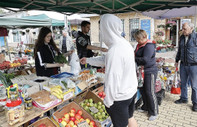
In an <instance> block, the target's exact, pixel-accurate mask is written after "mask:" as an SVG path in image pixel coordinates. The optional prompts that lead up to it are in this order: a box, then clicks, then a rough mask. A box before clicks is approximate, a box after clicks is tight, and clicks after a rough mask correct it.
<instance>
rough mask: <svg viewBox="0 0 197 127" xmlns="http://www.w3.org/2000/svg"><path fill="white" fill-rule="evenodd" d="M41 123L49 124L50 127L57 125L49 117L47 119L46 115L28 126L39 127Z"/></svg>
mask: <svg viewBox="0 0 197 127" xmlns="http://www.w3.org/2000/svg"><path fill="white" fill-rule="evenodd" d="M41 124H45V125H46V126H47V127H48V126H51V127H57V126H56V125H55V124H54V123H53V121H52V120H51V119H49V118H48V117H44V118H42V119H40V120H38V121H36V122H34V123H33V124H31V125H29V126H28V127H39V125H41Z"/></svg>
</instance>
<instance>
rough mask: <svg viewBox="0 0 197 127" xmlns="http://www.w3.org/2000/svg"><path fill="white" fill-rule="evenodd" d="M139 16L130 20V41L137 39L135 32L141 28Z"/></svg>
mask: <svg viewBox="0 0 197 127" xmlns="http://www.w3.org/2000/svg"><path fill="white" fill-rule="evenodd" d="M139 21H140V20H139V18H135V19H130V20H129V28H130V41H135V38H134V36H133V35H134V33H135V32H136V31H137V30H138V29H139Z"/></svg>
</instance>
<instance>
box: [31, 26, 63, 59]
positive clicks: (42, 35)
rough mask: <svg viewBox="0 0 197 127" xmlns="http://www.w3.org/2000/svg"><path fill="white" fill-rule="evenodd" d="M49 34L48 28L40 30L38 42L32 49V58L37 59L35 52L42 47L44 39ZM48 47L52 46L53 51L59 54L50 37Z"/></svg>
mask: <svg viewBox="0 0 197 127" xmlns="http://www.w3.org/2000/svg"><path fill="white" fill-rule="evenodd" d="M49 33H51V30H50V29H49V28H48V27H42V28H41V29H40V32H39V35H38V40H37V41H36V44H35V48H34V58H36V57H37V51H38V48H39V47H42V46H43V45H44V38H45V37H46V36H47V34H49ZM49 44H50V45H52V46H53V48H54V49H55V51H57V52H59V49H58V48H57V46H56V44H55V42H54V41H53V38H52V37H51V40H50V42H49Z"/></svg>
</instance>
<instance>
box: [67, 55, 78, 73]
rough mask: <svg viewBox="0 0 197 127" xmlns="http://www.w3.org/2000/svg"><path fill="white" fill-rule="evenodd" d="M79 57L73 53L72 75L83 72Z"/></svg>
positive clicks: (71, 62) (71, 61)
mask: <svg viewBox="0 0 197 127" xmlns="http://www.w3.org/2000/svg"><path fill="white" fill-rule="evenodd" d="M79 62H80V61H79V57H78V56H77V54H76V53H75V52H73V53H72V54H71V60H70V63H69V65H70V66H71V70H70V73H73V74H74V75H78V74H79V72H80V71H81V66H80V63H79Z"/></svg>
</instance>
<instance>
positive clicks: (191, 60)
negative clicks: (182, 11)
mask: <svg viewBox="0 0 197 127" xmlns="http://www.w3.org/2000/svg"><path fill="white" fill-rule="evenodd" d="M182 28H183V29H182V31H183V35H182V36H181V37H180V40H179V48H178V52H177V55H176V67H177V66H178V62H179V60H180V61H181V62H180V78H181V96H180V99H179V100H176V101H175V103H176V104H181V103H187V102H188V96H187V79H188V77H190V80H191V87H192V103H193V107H192V110H193V111H197V33H195V32H194V25H193V24H192V23H184V24H183V27H182Z"/></svg>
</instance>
